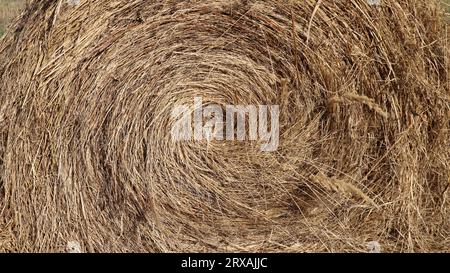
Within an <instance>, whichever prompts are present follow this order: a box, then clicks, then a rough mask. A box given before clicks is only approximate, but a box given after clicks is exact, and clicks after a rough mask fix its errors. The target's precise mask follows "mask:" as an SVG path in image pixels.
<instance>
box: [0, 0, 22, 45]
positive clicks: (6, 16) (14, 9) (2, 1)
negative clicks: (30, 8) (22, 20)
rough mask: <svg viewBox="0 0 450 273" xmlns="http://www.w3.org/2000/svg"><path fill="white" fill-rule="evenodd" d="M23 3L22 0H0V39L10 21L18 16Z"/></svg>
mask: <svg viewBox="0 0 450 273" xmlns="http://www.w3.org/2000/svg"><path fill="white" fill-rule="evenodd" d="M24 3H25V1H24V0H0V37H1V36H3V34H4V33H5V31H6V27H7V26H8V24H9V23H10V22H11V20H12V19H13V18H14V17H16V16H17V15H18V14H19V12H20V10H21V9H22V7H23V5H24Z"/></svg>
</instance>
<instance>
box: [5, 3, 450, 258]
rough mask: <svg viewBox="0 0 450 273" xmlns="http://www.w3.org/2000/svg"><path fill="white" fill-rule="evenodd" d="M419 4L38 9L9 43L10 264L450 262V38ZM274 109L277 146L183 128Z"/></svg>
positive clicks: (430, 8)
mask: <svg viewBox="0 0 450 273" xmlns="http://www.w3.org/2000/svg"><path fill="white" fill-rule="evenodd" d="M441 17H442V12H441V10H440V9H439V7H438V4H437V2H434V1H422V0H401V1H394V0H382V1H379V4H376V5H375V4H371V3H368V2H367V1H366V0H353V1H331V0H323V1H316V0H308V1H287V0H286V1H283V0H266V1H257V0H246V1H245V0H233V1H230V0H211V1H175V0H164V1H142V0H132V1H130V0H111V1H100V0H80V1H57V0H39V1H38V0H35V1H29V3H28V4H27V7H26V10H25V11H24V12H23V14H22V16H21V18H20V19H18V20H17V22H16V23H15V27H14V28H13V29H12V30H11V31H10V32H9V33H7V35H6V36H5V38H4V39H3V40H2V41H1V42H0V88H1V89H0V90H1V92H0V186H1V192H0V206H1V207H0V208H1V212H0V231H1V235H0V251H52V252H53V251H65V247H66V246H67V244H68V242H72V241H76V242H80V249H81V248H82V249H83V251H84V250H85V251H88V252H111V251H112V252H123V251H127V252H128V251H133V252H134V251H136V252H142V251H150V252H163V251H164V252H166V251H244V252H245V251H255V252H259V251H270V252H272V251H282V252H294V251H367V243H368V242H371V241H377V242H379V243H380V245H382V247H383V251H438V250H440V251H450V248H449V246H450V241H449V240H450V239H449V238H450V204H449V190H448V188H449V183H450V151H449V148H448V147H450V136H449V131H448V130H449V124H450V120H449V114H450V94H449V85H448V53H449V50H448V48H446V47H445V45H446V42H448V39H447V38H446V37H447V36H446V35H447V33H446V32H445V29H446V25H445V23H444V21H443V20H442V18H441ZM199 97H200V98H202V103H203V104H202V106H207V105H211V104H215V105H219V106H221V107H226V105H255V106H261V105H279V109H280V113H279V130H280V137H279V145H278V146H277V147H276V148H277V149H275V151H269V152H262V151H261V150H260V145H259V144H260V143H259V142H258V141H249V140H247V141H223V140H222V141H220V140H216V139H212V140H208V141H205V140H198V141H197V140H191V141H182V142H174V141H173V138H172V136H171V130H172V128H173V124H174V116H173V115H172V114H173V113H172V111H173V109H174V108H175V107H177V106H179V105H192V104H193V103H194V100H195V98H199Z"/></svg>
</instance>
